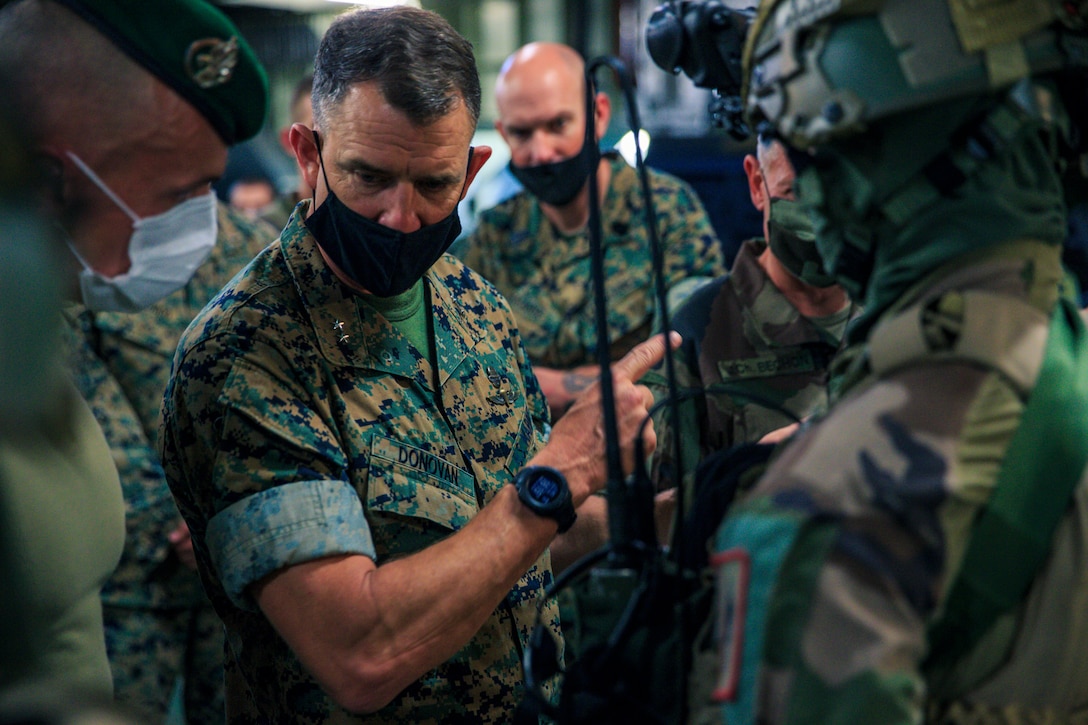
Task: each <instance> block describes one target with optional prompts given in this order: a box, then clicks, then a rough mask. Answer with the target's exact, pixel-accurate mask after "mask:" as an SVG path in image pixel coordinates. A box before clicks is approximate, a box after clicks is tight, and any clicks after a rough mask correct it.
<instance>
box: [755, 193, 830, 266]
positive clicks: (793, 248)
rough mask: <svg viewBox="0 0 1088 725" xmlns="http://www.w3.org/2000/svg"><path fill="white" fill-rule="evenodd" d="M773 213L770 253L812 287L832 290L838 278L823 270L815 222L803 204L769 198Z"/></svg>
mask: <svg viewBox="0 0 1088 725" xmlns="http://www.w3.org/2000/svg"><path fill="white" fill-rule="evenodd" d="M768 197H769V199H770V204H771V214H770V217H769V218H768V219H767V237H768V239H767V243H768V244H769V245H770V246H771V251H772V252H773V253H774V256H776V257H778V260H779V261H780V262H782V264H783V266H785V268H786V269H788V270H789V271H790V272H791V273H792V274H793V276H795V277H797V278H799V279H800V280H801V281H802V282H805V283H806V284H810V285H812V286H813V287H830V286H831V285H833V284H835V278H834V277H832V276H831V275H829V274H828V273H827V272H825V271H824V261H823V259H822V258H821V257H820V252H819V250H817V249H816V234H815V233H814V232H813V230H812V221H811V220H810V219H809V218H808V214H806V213H805V211H804V209H802V208H801V205H800V204H798V203H797V202H796V201H792V200H790V199H783V198H781V197H777V196H770V194H769V193H768Z"/></svg>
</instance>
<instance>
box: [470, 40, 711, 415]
mask: <svg viewBox="0 0 1088 725" xmlns="http://www.w3.org/2000/svg"><path fill="white" fill-rule="evenodd" d="M584 77H585V62H584V61H583V59H582V57H581V56H580V55H579V54H578V53H577V52H576V51H575V50H574V49H573V48H570V47H568V46H566V45H562V44H559V43H530V44H529V45H526V46H524V47H522V48H520V49H519V50H518V51H517V52H515V53H514V54H513V55H511V56H510V57H509V58H508V59H507V60H506V62H505V63H504V64H503V66H502V70H501V72H500V74H499V79H498V83H497V85H496V88H495V100H496V102H497V105H498V117H497V120H496V122H495V128H496V129H497V130H498V131H499V133H500V134H501V135H502V137H503V139H504V140H505V141H506V143H507V145H508V146H509V147H510V155H511V160H510V171H511V172H512V173H513V175H514V176H515V177H516V178H517V179H518V181H520V182H521V184H522V185H523V186H524V187H525V188H524V190H523V191H521V192H520V193H518V194H516V195H514V196H513V197H512V198H510V199H507V200H506V201H503V202H502V203H500V204H499V205H498V206H496V207H494V208H492V209H489V210H486V211H484V212H483V214H482V216H481V219H480V223H479V226H478V227H477V228H476V229H475V230H474V231H473V233H472V234H471V236H470V237H469V238H468V239H467V240H466V241H465V242H464V243H463V245H462V246H460V247H458V248H457V249H456V250H455V251H456V252H457V253H458V254H459V256H461V257H462V259H463V260H464V262H465V263H466V264H467V265H468V266H469V267H471V268H472V269H474V270H476V271H477V272H479V273H480V274H481V275H483V276H484V278H486V279H487V280H488V281H490V282H491V283H492V284H494V285H495V286H496V287H498V288H499V291H500V292H502V294H503V296H504V297H506V299H507V300H508V301H509V302H510V306H511V307H512V308H513V311H514V315H515V317H516V318H517V321H518V325H519V327H520V330H521V334H522V342H523V343H524V345H525V349H526V351H527V352H528V354H529V359H530V360H531V361H532V364H533V371H534V372H535V373H536V376H537V379H538V380H539V381H540V386H541V388H542V389H543V391H544V394H545V396H546V397H547V399H548V403H549V406H550V407H551V410H552V415H553V417H557V416H558V415H561V414H562V412H563V411H564V410H565V409H566V408H567V407H568V406H569V405H570V403H571V401H572V400H573V398H574V396H575V395H577V393H578V392H579V391H581V390H582V389H584V388H585V386H586V385H588V383H589V382H591V381H593V380H594V379H596V375H597V368H596V361H597V320H596V316H595V314H594V306H593V297H592V293H591V286H590V284H589V279H590V254H589V235H588V231H587V223H588V221H589V175H590V173H594V172H595V173H596V174H597V184H598V188H599V189H600V194H601V195H600V199H599V202H600V204H601V220H602V232H603V237H602V244H603V247H604V263H605V275H606V280H607V282H606V294H607V297H608V306H609V320H608V327H609V344H610V348H611V349H610V351H609V354H610V356H611V357H612V359H616V358H618V357H619V356H621V355H622V354H623V353H625V352H626V351H627V350H629V349H630V348H631V347H632V346H634V345H635V344H637V343H638V342H640V341H642V340H644V339H645V338H646V337H647V336H648V335H649V334H650V333H651V332H652V331H653V320H654V303H653V300H654V294H653V287H652V284H653V283H652V280H653V275H652V271H651V251H650V243H649V232H648V229H647V227H646V222H645V204H644V201H643V198H642V195H641V190H640V186H639V183H638V176H637V174H636V173H635V170H634V169H632V168H631V167H630V166H629V165H627V163H626V162H625V161H624V160H623V159H622V158H621V157H620V156H619V154H617V153H615V152H613V151H609V152H605V153H604V154H603V155H601V156H600V159H599V160H597V159H598V151H597V149H596V148H594V147H593V146H591V145H586V144H585V143H584V139H585V129H586V126H585V124H586V100H585V80H584ZM593 112H594V113H593V121H592V122H593V125H594V127H593V130H594V137H595V138H596V139H598V140H599V139H601V138H602V137H603V136H604V134H605V132H606V131H607V130H608V123H609V119H610V117H611V112H612V109H611V102H610V101H609V98H608V96H607V95H606V94H604V93H598V94H596V96H595V97H594V101H593ZM650 185H651V188H652V189H653V191H654V209H655V211H656V213H657V223H658V235H659V238H660V240H661V244H662V248H663V252H664V261H665V282H666V284H667V285H668V287H669V288H670V292H671V293H672V295H673V298H674V301H679V300H680V299H682V298H683V297H684V295H685V293H686V292H687V291H690V290H691V289H693V288H694V287H695V286H697V284H698V282H699V281H701V280H705V279H706V278H708V277H715V276H717V275H719V274H721V273H722V272H723V271H724V266H723V265H724V261H723V257H722V251H721V245H720V244H719V242H718V238H717V236H716V235H715V233H714V230H713V229H712V228H711V226H710V222H709V220H708V218H707V216H706V212H705V210H704V209H703V206H702V202H701V201H700V200H699V198H698V196H697V195H696V194H695V191H694V190H693V189H692V188H691V187H690V186H689V185H687V184H686V183H685V182H683V181H681V180H680V179H677V178H675V177H672V176H669V175H668V174H664V173H661V172H658V171H654V170H650Z"/></svg>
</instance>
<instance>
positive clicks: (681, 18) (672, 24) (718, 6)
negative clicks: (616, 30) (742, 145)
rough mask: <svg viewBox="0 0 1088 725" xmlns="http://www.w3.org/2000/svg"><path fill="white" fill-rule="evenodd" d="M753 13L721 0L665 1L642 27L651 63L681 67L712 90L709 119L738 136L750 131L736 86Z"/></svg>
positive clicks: (668, 68) (740, 77) (673, 69)
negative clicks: (644, 28) (644, 31)
mask: <svg viewBox="0 0 1088 725" xmlns="http://www.w3.org/2000/svg"><path fill="white" fill-rule="evenodd" d="M755 12H756V11H755V8H754V7H746V8H743V9H735V8H731V7H729V6H728V5H727V4H726V3H725V2H722V0H709V1H702V2H700V1H698V0H669V2H666V3H665V4H663V5H660V6H658V7H657V8H656V9H655V10H654V12H653V14H652V15H651V16H650V20H649V23H648V25H647V27H646V46H647V49H648V50H649V52H650V58H651V59H653V61H654V63H655V64H656V65H657V66H658V67H660V68H663V69H664V70H666V71H669V72H670V73H676V74H679V73H680V72H681V71H683V73H684V74H685V75H687V76H688V77H689V78H691V80H692V81H693V82H694V83H695V85H696V86H698V87H699V88H709V89H711V90H713V92H714V97H713V99H712V100H711V102H710V108H709V111H710V117H711V120H712V121H713V122H714V124H715V125H716V126H719V127H722V128H725V130H726V131H728V132H729V134H730V135H731V136H733V137H734V138H736V139H737V140H740V141H743V140H744V139H746V138H748V136H749V135H751V131H750V129H749V128H748V123H747V121H746V120H745V117H744V103H743V99H742V98H741V85H742V83H743V80H744V77H743V68H742V60H743V54H744V42H745V38H746V37H747V35H748V26H749V25H750V24H751V22H752V18H754V17H755Z"/></svg>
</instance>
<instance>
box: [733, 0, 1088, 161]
mask: <svg viewBox="0 0 1088 725" xmlns="http://www.w3.org/2000/svg"><path fill="white" fill-rule="evenodd" d="M743 64H744V70H743V79H744V81H743V87H742V89H741V96H742V98H743V102H744V104H745V107H746V110H747V113H748V116H749V120H750V122H751V123H752V124H753V126H756V127H758V125H759V124H765V123H769V124H771V125H773V126H774V127H775V129H776V130H777V131H778V133H779V134H780V135H782V136H783V137H784V138H786V139H787V140H788V141H789V142H790V143H792V144H793V145H795V146H798V147H811V146H814V145H818V144H821V143H823V142H825V141H827V140H829V139H831V138H837V137H840V138H841V137H844V136H849V135H851V134H854V133H857V132H859V131H860V130H862V129H864V128H865V127H866V125H867V124H869V123H872V122H873V121H876V120H878V119H881V118H884V117H886V116H889V115H892V114H895V113H897V112H901V111H905V110H910V109H915V108H919V107H922V106H927V105H931V104H935V103H939V102H941V101H945V100H949V99H953V98H957V97H963V96H967V95H971V94H978V93H983V92H986V91H994V90H998V89H1001V88H1005V87H1008V86H1011V85H1013V84H1014V83H1015V82H1017V81H1019V80H1021V79H1024V78H1027V77H1029V76H1038V75H1040V74H1046V73H1050V72H1055V73H1059V74H1060V73H1061V72H1063V71H1073V72H1074V73H1077V72H1079V80H1080V82H1081V83H1080V88H1081V90H1083V85H1084V81H1085V79H1086V78H1088V0H883V1H882V0H765V1H764V2H762V3H761V5H760V7H759V10H758V12H757V14H756V17H755V19H754V20H753V22H752V25H751V28H750V29H749V32H748V35H747V43H746V47H745V49H744V56H743ZM1070 81H1071V82H1070V86H1073V87H1075V86H1077V83H1076V82H1075V79H1074V78H1070ZM1071 90H1075V88H1073V89H1071ZM1082 98H1083V97H1082ZM1070 105H1072V104H1070ZM1070 110H1080V112H1081V113H1088V111H1086V110H1084V109H1073V108H1071V109H1070Z"/></svg>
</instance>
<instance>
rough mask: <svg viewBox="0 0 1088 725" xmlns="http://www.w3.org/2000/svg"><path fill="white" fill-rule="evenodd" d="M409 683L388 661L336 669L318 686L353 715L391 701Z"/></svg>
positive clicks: (364, 712) (369, 711)
mask: <svg viewBox="0 0 1088 725" xmlns="http://www.w3.org/2000/svg"><path fill="white" fill-rule="evenodd" d="M411 682H412V680H411V679H407V680H406V679H405V675H404V674H403V673H401V672H398V671H397V668H396V667H395V666H393V664H392V663H386V664H375V663H365V664H363V665H359V664H358V663H356V664H355V665H354V666H350V667H340V668H337V673H336V674H335V675H333V676H332V677H329V678H327V680H326V681H325V682H322V683H321V685H322V688H323V689H324V690H325V693H326V694H327V695H328V696H329V697H330V698H331V699H332V700H333V702H335V703H336V704H337V705H339V706H340V707H342V708H344V709H345V710H347V711H348V712H351V713H354V714H358V715H369V714H371V713H375V712H378V711H379V710H381V709H382V708H384V707H385V706H386V705H388V704H389V703H391V702H393V700H394V699H396V697H397V695H399V694H400V693H401V692H403V691H404V688H406V687H407V686H408V685H409V684H411Z"/></svg>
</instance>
